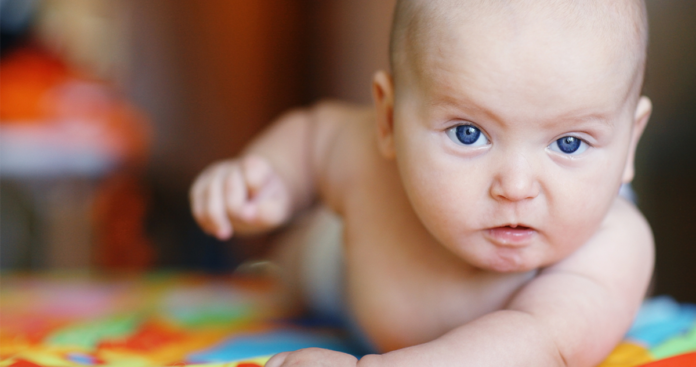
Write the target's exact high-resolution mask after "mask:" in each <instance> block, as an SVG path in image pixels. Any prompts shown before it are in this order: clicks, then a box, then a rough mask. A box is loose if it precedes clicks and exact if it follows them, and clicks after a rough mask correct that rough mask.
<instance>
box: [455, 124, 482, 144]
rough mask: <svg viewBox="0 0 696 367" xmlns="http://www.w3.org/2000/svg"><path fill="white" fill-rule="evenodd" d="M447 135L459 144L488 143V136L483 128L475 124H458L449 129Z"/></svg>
mask: <svg viewBox="0 0 696 367" xmlns="http://www.w3.org/2000/svg"><path fill="white" fill-rule="evenodd" d="M447 136H449V138H450V139H451V140H452V141H453V142H455V143H457V144H459V145H466V146H470V147H480V146H484V145H486V144H488V143H489V142H488V138H487V137H486V135H485V134H483V133H482V132H481V130H480V129H479V128H478V127H476V126H473V125H457V126H455V127H452V128H449V129H447Z"/></svg>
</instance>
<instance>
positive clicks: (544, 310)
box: [267, 199, 653, 367]
mask: <svg viewBox="0 0 696 367" xmlns="http://www.w3.org/2000/svg"><path fill="white" fill-rule="evenodd" d="M652 266H653V241H652V235H651V232H650V228H649V226H648V224H647V223H646V222H645V220H644V219H643V217H642V215H641V214H640V213H639V212H638V211H637V209H636V208H635V207H633V205H631V204H629V203H627V202H625V201H624V200H623V199H617V200H616V202H615V203H614V205H613V207H612V209H611V211H610V213H609V215H608V216H607V218H606V219H605V221H604V223H603V224H602V228H601V229H600V230H599V231H598V233H597V234H596V235H595V236H594V237H593V238H592V239H591V240H590V241H589V242H588V243H587V244H585V245H584V246H583V247H582V248H580V249H579V250H577V251H576V252H575V253H574V254H573V255H572V256H570V257H569V258H567V259H565V260H563V261H562V262H560V263H558V264H556V265H554V266H552V267H549V268H547V269H545V270H543V271H541V272H540V274H539V275H538V276H537V277H536V278H535V279H534V280H533V281H531V282H530V283H529V284H528V285H526V286H525V287H524V288H523V289H521V290H520V291H519V292H518V293H517V294H516V295H515V296H514V297H513V299H512V300H511V302H510V303H509V305H508V306H507V307H506V308H505V309H504V310H501V311H497V312H493V313H490V314H488V315H485V316H483V317H481V318H479V319H476V320H474V321H472V322H470V323H468V324H465V325H463V326H460V327H458V328H456V329H454V330H452V331H450V332H449V333H447V334H445V335H444V336H442V337H440V338H438V339H436V340H434V341H432V342H429V343H425V344H421V345H416V346H413V347H409V348H404V349H401V350H397V351H394V352H390V353H386V354H383V355H369V356H366V357H364V358H362V359H361V360H360V361H357V360H355V359H350V358H348V357H350V356H347V355H341V354H338V353H335V352H328V351H322V350H316V349H314V350H304V351H300V352H299V353H297V352H296V353H291V354H284V355H279V356H277V357H276V358H275V361H274V360H273V359H272V360H271V361H269V364H268V365H267V366H270V367H278V366H281V365H284V366H285V365H287V366H290V365H298V366H300V365H301V366H314V365H316V366H319V365H340V366H349V365H351V363H352V365H355V363H357V364H358V365H364V366H368V367H371V366H430V365H433V366H594V365H596V364H598V363H599V362H601V360H602V359H603V358H605V357H606V355H608V353H610V352H611V350H612V348H614V346H615V345H616V344H617V343H618V342H619V341H620V340H621V339H622V337H623V336H624V334H625V332H626V330H627V329H628V328H629V327H630V325H631V322H632V320H633V318H634V316H635V314H636V312H637V310H638V308H639V307H640V304H641V301H642V299H643V297H644V295H645V291H646V289H647V286H648V283H649V280H650V276H651V273H652ZM327 352H328V353H327ZM315 353H316V354H318V355H317V357H320V358H324V359H326V358H335V362H337V363H335V364H331V363H328V364H324V363H322V362H321V361H319V362H318V363H317V361H316V360H315V358H314V357H313V356H312V354H315ZM300 360H301V361H312V362H309V363H305V364H302V363H299V364H292V362H298V361H300ZM282 362H288V363H285V364H283V363H282ZM324 362H327V361H326V360H325V361H324Z"/></svg>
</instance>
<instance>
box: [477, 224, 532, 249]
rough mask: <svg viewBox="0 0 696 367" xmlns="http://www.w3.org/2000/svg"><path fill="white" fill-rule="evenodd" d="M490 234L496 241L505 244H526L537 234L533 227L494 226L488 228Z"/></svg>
mask: <svg viewBox="0 0 696 367" xmlns="http://www.w3.org/2000/svg"><path fill="white" fill-rule="evenodd" d="M488 235H489V236H490V237H491V238H492V239H493V240H494V241H495V242H496V243H499V244H501V245H505V246H513V247H514V246H524V245H526V244H528V243H529V242H530V241H531V240H532V239H533V238H534V236H535V235H536V230H534V228H531V227H523V226H517V227H514V228H513V227H511V226H503V227H494V228H490V229H489V230H488Z"/></svg>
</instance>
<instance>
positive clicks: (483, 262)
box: [393, 24, 649, 272]
mask: <svg viewBox="0 0 696 367" xmlns="http://www.w3.org/2000/svg"><path fill="white" fill-rule="evenodd" d="M477 27H479V28H477ZM491 29H495V28H494V27H490V28H489V27H485V25H481V24H479V25H469V26H466V28H465V27H464V26H459V25H458V26H454V27H450V28H448V29H443V30H442V31H441V33H442V34H439V36H438V37H434V39H435V41H434V42H432V43H430V44H429V46H428V47H427V49H426V50H423V53H422V54H423V56H421V57H420V59H419V65H420V66H419V67H411V70H410V71H408V73H409V76H408V77H404V79H403V82H400V85H399V84H397V88H398V89H397V90H396V93H395V104H394V130H393V144H394V145H393V147H394V153H395V156H396V160H397V164H398V167H399V171H400V174H401V176H402V181H403V185H404V187H405V189H406V192H407V194H408V197H409V199H410V201H411V203H412V206H413V208H414V210H415V211H416V213H417V215H418V216H419V218H420V219H421V221H422V222H423V224H424V225H425V226H426V228H427V229H428V230H429V231H430V232H431V233H432V234H433V235H434V236H435V237H436V238H437V239H438V240H439V241H440V242H441V243H442V244H443V245H444V246H446V247H447V248H449V249H450V250H451V251H452V252H454V253H455V254H457V255H458V256H460V257H461V258H463V259H464V260H465V261H467V262H468V263H470V264H472V265H474V266H476V267H480V268H484V269H489V270H494V271H501V272H509V271H525V270H530V269H535V268H538V267H543V266H546V265H549V264H552V263H555V262H557V261H559V260H561V259H563V258H565V257H566V256H568V255H569V254H570V253H571V252H573V251H574V250H575V249H577V248H578V247H579V246H581V245H582V244H583V243H585V242H586V241H587V240H588V239H589V238H590V237H591V236H592V234H594V233H595V232H596V231H597V230H598V228H599V225H600V223H601V222H602V220H603V218H604V217H605V215H606V213H607V211H608V209H609V207H610V205H611V204H612V202H613V200H614V199H615V198H616V196H617V193H618V191H619V187H620V185H621V183H622V182H627V181H630V179H631V178H632V174H633V172H632V165H633V162H632V160H633V159H632V155H633V154H632V152H633V150H634V149H635V145H636V143H637V139H638V137H639V136H640V133H641V131H642V127H641V126H640V123H638V124H636V113H637V112H636V111H637V107H636V106H637V105H643V107H644V108H643V110H645V108H647V109H648V112H647V114H649V102H648V101H647V99H646V100H641V103H638V101H637V98H636V93H637V91H636V89H637V88H638V87H636V86H635V85H634V84H635V83H634V81H635V79H636V75H635V74H636V71H635V70H636V67H635V65H632V62H631V61H630V60H624V59H622V57H621V55H620V53H619V52H614V51H613V50H611V48H610V47H604V46H606V45H602V44H598V42H601V35H597V36H596V37H595V36H587V35H577V34H572V33H564V32H563V31H562V30H558V31H557V32H549V29H547V28H546V27H544V26H539V27H535V26H530V27H526V28H523V29H516V30H515V31H514V32H507V31H505V30H493V31H492V30H491ZM467 34H477V35H479V36H477V37H471V36H462V35H467ZM645 105H648V107H645ZM636 125H638V128H636Z"/></svg>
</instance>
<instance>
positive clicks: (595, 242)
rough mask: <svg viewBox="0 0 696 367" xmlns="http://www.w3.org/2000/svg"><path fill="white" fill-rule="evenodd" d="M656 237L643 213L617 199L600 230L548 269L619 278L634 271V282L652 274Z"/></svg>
mask: <svg viewBox="0 0 696 367" xmlns="http://www.w3.org/2000/svg"><path fill="white" fill-rule="evenodd" d="M653 259H654V241H653V236H652V231H651V229H650V225H649V224H648V222H647V221H646V220H645V218H644V217H643V214H642V213H641V212H640V211H639V210H638V209H637V208H636V207H635V206H634V205H633V204H632V203H629V202H628V201H626V200H625V199H623V198H620V197H619V198H617V199H615V200H614V203H613V204H612V206H611V208H610V210H609V213H607V216H606V218H605V220H604V221H603V222H602V225H601V227H600V228H599V230H598V231H597V233H596V234H595V235H594V236H593V237H592V238H591V239H590V240H589V241H588V242H587V243H586V244H585V245H584V246H582V247H581V248H580V249H578V250H577V251H575V253H573V254H572V255H571V256H569V257H568V258H567V259H565V260H563V261H561V262H560V263H558V264H556V265H554V266H552V267H550V268H549V269H548V271H574V272H579V273H586V274H594V275H596V276H602V275H604V276H606V277H609V278H616V277H618V276H619V275H617V274H616V273H623V274H627V273H631V274H632V275H633V276H637V277H638V278H634V283H643V282H648V281H649V279H648V278H649V277H650V275H651V274H652V266H653Z"/></svg>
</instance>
